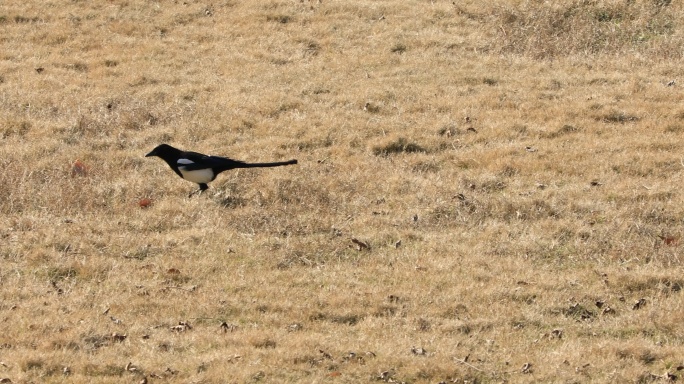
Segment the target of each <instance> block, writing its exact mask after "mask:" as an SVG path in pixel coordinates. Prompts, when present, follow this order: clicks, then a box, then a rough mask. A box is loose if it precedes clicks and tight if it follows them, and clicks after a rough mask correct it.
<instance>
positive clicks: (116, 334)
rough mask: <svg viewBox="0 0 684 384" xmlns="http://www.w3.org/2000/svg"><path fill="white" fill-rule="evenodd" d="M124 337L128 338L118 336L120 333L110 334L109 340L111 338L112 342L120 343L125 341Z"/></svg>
mask: <svg viewBox="0 0 684 384" xmlns="http://www.w3.org/2000/svg"><path fill="white" fill-rule="evenodd" d="M126 337H128V336H127V335H122V334H120V333H112V335H111V336H110V338H111V339H112V340H114V341H118V342H122V341H124V340H126Z"/></svg>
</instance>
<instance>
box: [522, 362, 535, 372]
mask: <svg viewBox="0 0 684 384" xmlns="http://www.w3.org/2000/svg"><path fill="white" fill-rule="evenodd" d="M520 372H522V373H532V364H530V363H525V364H523V366H522V368H521V369H520Z"/></svg>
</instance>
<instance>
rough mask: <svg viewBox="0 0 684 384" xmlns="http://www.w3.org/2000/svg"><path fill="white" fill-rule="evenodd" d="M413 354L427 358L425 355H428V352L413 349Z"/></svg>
mask: <svg viewBox="0 0 684 384" xmlns="http://www.w3.org/2000/svg"><path fill="white" fill-rule="evenodd" d="M411 353H413V354H414V355H420V356H425V354H427V351H426V350H425V349H424V348H416V347H411Z"/></svg>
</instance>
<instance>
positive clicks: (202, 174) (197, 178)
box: [178, 167, 214, 184]
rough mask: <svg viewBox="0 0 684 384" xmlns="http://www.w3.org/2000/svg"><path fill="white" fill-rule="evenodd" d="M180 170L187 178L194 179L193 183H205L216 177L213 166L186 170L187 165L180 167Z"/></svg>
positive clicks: (188, 179)
mask: <svg viewBox="0 0 684 384" xmlns="http://www.w3.org/2000/svg"><path fill="white" fill-rule="evenodd" d="M178 170H179V171H180V172H181V174H183V178H184V179H185V180H187V181H192V182H193V183H197V184H205V183H208V182H210V181H212V180H213V179H214V172H213V171H212V170H211V168H206V169H198V170H195V171H186V170H185V167H178Z"/></svg>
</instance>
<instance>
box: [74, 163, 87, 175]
mask: <svg viewBox="0 0 684 384" xmlns="http://www.w3.org/2000/svg"><path fill="white" fill-rule="evenodd" d="M76 176H88V167H86V166H85V164H83V163H82V162H81V160H76V161H74V164H73V165H72V166H71V177H76Z"/></svg>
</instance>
